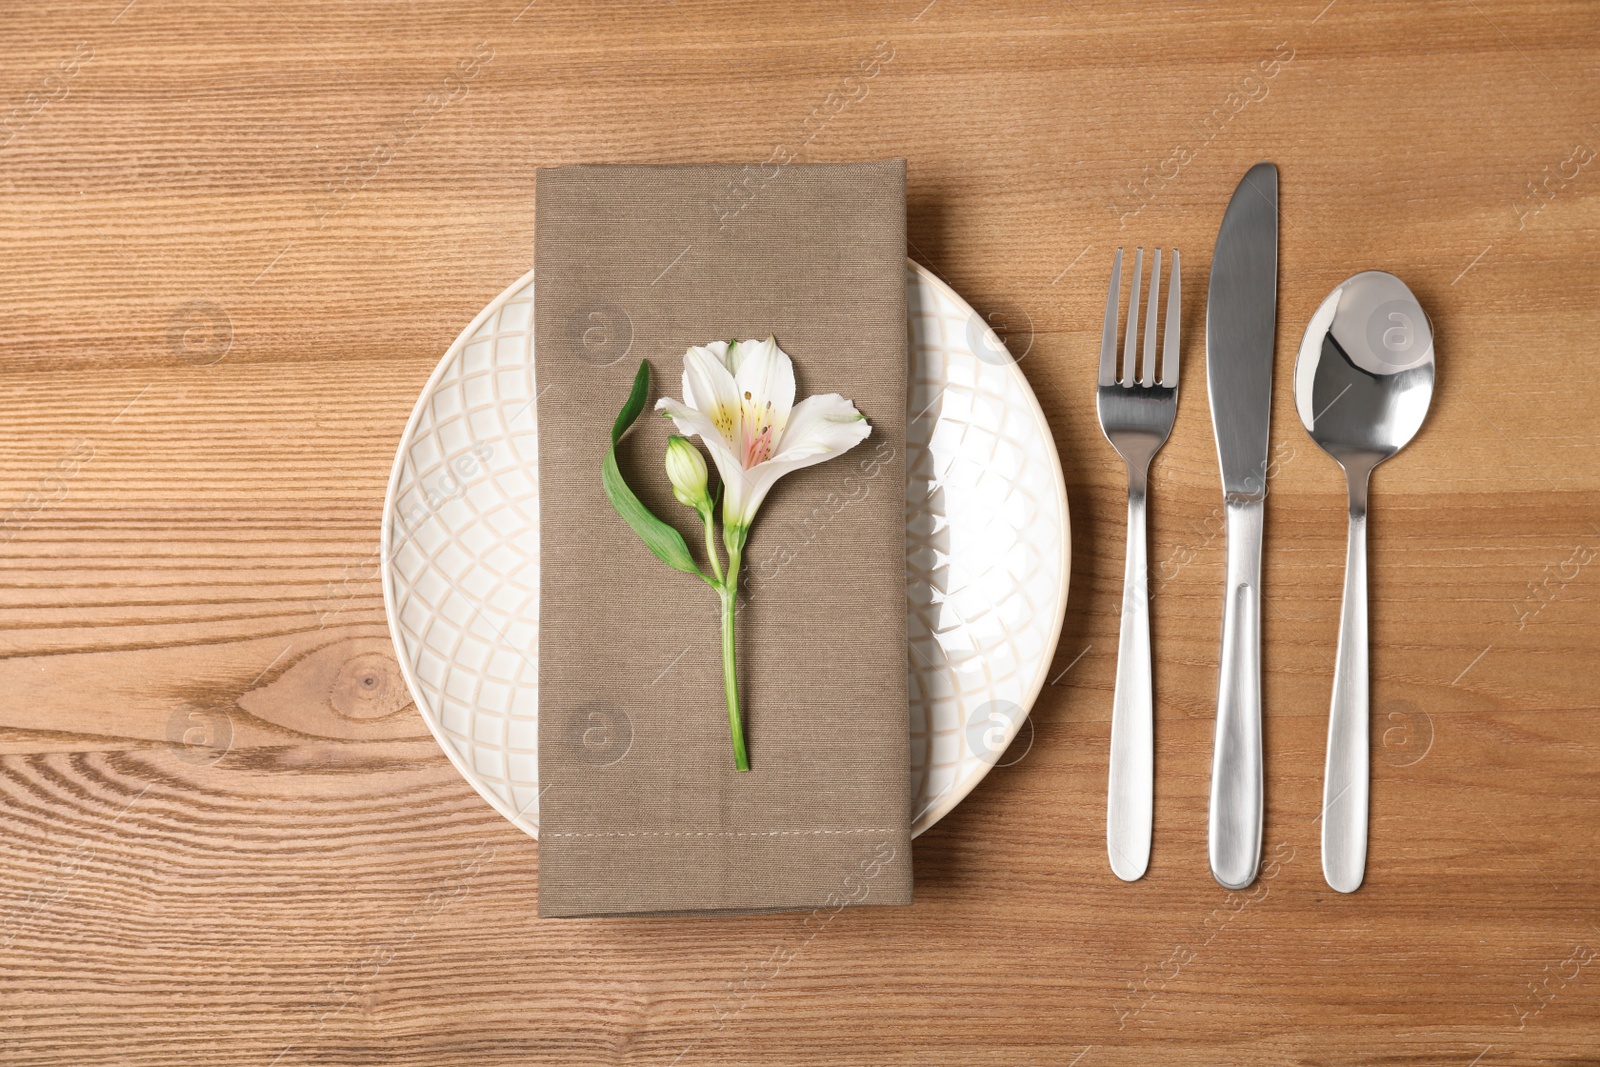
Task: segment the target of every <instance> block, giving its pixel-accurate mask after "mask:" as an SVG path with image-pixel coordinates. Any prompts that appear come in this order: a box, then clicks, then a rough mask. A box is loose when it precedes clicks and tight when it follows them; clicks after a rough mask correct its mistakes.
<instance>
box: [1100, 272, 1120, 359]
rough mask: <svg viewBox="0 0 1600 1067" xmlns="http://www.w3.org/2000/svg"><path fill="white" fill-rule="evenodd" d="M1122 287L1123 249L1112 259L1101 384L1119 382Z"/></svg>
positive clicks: (1101, 332)
mask: <svg viewBox="0 0 1600 1067" xmlns="http://www.w3.org/2000/svg"><path fill="white" fill-rule="evenodd" d="M1121 287H1122V249H1120V248H1119V249H1117V254H1116V256H1115V257H1114V258H1113V259H1112V260H1111V289H1110V292H1109V293H1108V294H1107V295H1106V324H1105V326H1104V327H1103V328H1102V329H1101V331H1100V384H1101V385H1115V384H1116V382H1117V297H1118V296H1119V295H1121V294H1120V290H1121Z"/></svg>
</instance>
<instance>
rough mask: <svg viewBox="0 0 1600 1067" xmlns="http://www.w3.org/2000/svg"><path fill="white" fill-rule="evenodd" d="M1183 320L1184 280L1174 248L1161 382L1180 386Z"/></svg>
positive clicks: (1163, 340)
mask: <svg viewBox="0 0 1600 1067" xmlns="http://www.w3.org/2000/svg"><path fill="white" fill-rule="evenodd" d="M1182 321H1183V281H1182V279H1181V277H1180V276H1179V274H1178V250H1177V249H1176V248H1174V249H1173V250H1172V279H1171V281H1169V282H1168V284H1167V335H1166V336H1165V337H1164V338H1162V339H1161V384H1162V385H1164V386H1166V387H1167V388H1168V389H1176V388H1177V387H1178V324H1179V323H1180V322H1182Z"/></svg>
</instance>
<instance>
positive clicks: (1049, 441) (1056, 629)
mask: <svg viewBox="0 0 1600 1067" xmlns="http://www.w3.org/2000/svg"><path fill="white" fill-rule="evenodd" d="M906 262H907V263H909V264H910V265H911V267H912V268H913V269H914V270H915V271H916V272H917V275H918V276H919V277H920V278H921V279H922V280H923V281H925V282H928V283H930V284H931V285H933V287H934V288H936V289H938V290H940V291H941V292H943V293H944V295H945V296H947V297H949V298H950V299H951V300H953V301H954V302H955V303H956V305H957V306H958V307H963V308H965V309H966V310H967V313H968V314H970V315H974V316H977V318H978V321H980V322H983V321H985V320H984V318H983V316H982V315H979V314H978V311H977V309H976V308H974V307H973V306H972V305H971V304H969V303H968V302H967V300H966V298H965V297H963V296H962V295H961V294H960V293H958V292H956V291H955V289H954V287H952V286H951V285H950V284H949V283H948V282H946V281H945V280H944V279H943V278H941V277H939V276H938V275H937V274H935V273H933V271H931V270H929V269H928V268H927V267H924V266H923V265H922V264H921V263H918V262H917V261H916V260H914V259H912V258H911V257H909V256H907V257H906ZM1002 343H1003V342H1002ZM1006 354H1007V355H1008V356H1009V355H1011V352H1010V350H1009V349H1007V350H1006ZM1021 363H1022V360H1020V359H1018V358H1017V357H1015V356H1012V357H1011V359H1010V360H1008V361H1007V362H1006V364H1005V367H1006V369H1007V370H1008V371H1009V372H1010V373H1011V374H1012V376H1013V377H1015V378H1016V379H1017V381H1018V382H1019V383H1020V384H1021V385H1022V387H1023V388H1022V393H1023V395H1025V396H1026V397H1027V398H1028V410H1029V411H1030V413H1031V414H1032V415H1033V421H1034V424H1035V426H1036V427H1037V428H1038V430H1039V432H1040V435H1041V436H1042V437H1043V438H1044V442H1045V445H1046V451H1048V452H1049V454H1050V469H1051V471H1052V472H1053V473H1054V474H1055V476H1056V488H1057V490H1058V492H1057V503H1058V507H1057V509H1056V510H1057V517H1058V518H1059V520H1060V523H1061V579H1060V582H1059V583H1058V584H1057V587H1056V596H1057V600H1058V602H1059V603H1060V605H1061V607H1060V610H1059V611H1057V612H1056V613H1055V622H1054V624H1053V625H1052V626H1051V629H1050V640H1049V651H1048V652H1047V653H1046V654H1045V655H1044V656H1042V657H1040V660H1039V672H1038V674H1037V675H1036V676H1035V677H1034V679H1033V680H1032V681H1031V682H1030V683H1029V685H1028V687H1027V690H1026V694H1025V696H1024V697H1023V699H1022V701H1021V702H1020V704H1021V707H1022V709H1023V711H1022V714H1021V715H1018V716H1017V721H1016V722H1014V723H1012V725H1011V729H1010V730H1009V731H1007V733H1006V743H1005V745H1004V747H1002V748H1000V749H999V751H1000V752H1001V753H1004V752H1006V751H1008V750H1009V749H1010V747H1011V743H1012V742H1013V741H1015V740H1016V739H1017V734H1018V733H1020V732H1021V731H1022V724H1023V722H1024V721H1030V720H1031V719H1032V717H1033V707H1034V705H1035V704H1036V703H1038V700H1039V694H1040V693H1041V692H1043V691H1044V683H1045V679H1046V678H1047V677H1049V675H1050V667H1051V664H1053V663H1054V662H1055V658H1056V649H1057V648H1058V647H1059V646H1060V644H1061V630H1062V627H1063V626H1064V625H1065V623H1066V618H1067V594H1068V587H1069V585H1070V584H1071V579H1072V525H1071V522H1070V521H1069V518H1070V515H1069V511H1068V505H1067V478H1066V473H1065V472H1064V470H1063V469H1062V466H1061V451H1060V449H1058V448H1057V447H1056V435H1055V434H1054V433H1053V432H1051V430H1050V421H1049V420H1048V419H1047V418H1045V414H1044V408H1043V407H1042V406H1041V405H1040V404H1039V395H1038V394H1037V393H1036V392H1034V390H1033V385H1032V383H1030V382H1029V381H1028V376H1027V375H1025V374H1023V373H1022V366H1021ZM980 763H981V764H982V767H981V769H980V770H979V771H978V772H977V773H976V774H974V775H972V777H970V778H968V779H967V780H966V782H965V783H964V784H963V783H957V787H956V788H954V789H951V790H950V792H949V793H948V794H947V795H946V796H945V797H944V799H943V800H942V801H941V802H940V803H939V804H937V805H935V806H933V807H930V808H928V809H927V810H926V811H924V812H923V814H922V815H921V816H920V817H918V818H917V819H916V820H915V821H914V822H913V823H912V824H911V836H912V837H913V838H915V837H920V836H921V835H922V834H923V833H924V832H925V831H927V830H930V829H932V828H933V825H934V824H935V823H937V822H938V821H939V820H940V819H942V818H944V817H945V816H946V815H948V814H950V812H952V811H954V810H955V808H956V806H957V805H958V804H960V803H961V802H962V801H963V800H965V799H966V798H967V797H968V796H969V795H970V794H971V793H972V791H973V790H974V789H976V788H978V784H979V783H980V782H982V781H983V780H984V779H985V778H987V777H989V772H990V771H992V770H994V769H995V767H996V766H998V761H997V762H996V763H990V762H988V761H987V760H982V761H980ZM1010 765H1011V764H1007V766H1010Z"/></svg>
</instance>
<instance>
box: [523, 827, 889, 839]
mask: <svg viewBox="0 0 1600 1067" xmlns="http://www.w3.org/2000/svg"><path fill="white" fill-rule="evenodd" d="M898 832H899V831H898V830H883V829H874V828H871V827H868V828H867V829H864V830H611V831H594V832H586V831H580V830H567V831H552V832H550V833H547V834H545V835H543V836H545V837H787V836H799V835H805V834H893V833H898Z"/></svg>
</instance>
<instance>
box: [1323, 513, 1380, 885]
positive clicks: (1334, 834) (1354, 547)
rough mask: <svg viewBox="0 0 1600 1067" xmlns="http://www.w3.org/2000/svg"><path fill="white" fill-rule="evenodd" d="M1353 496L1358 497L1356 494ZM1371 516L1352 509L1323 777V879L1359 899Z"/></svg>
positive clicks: (1363, 865) (1366, 778)
mask: <svg viewBox="0 0 1600 1067" xmlns="http://www.w3.org/2000/svg"><path fill="white" fill-rule="evenodd" d="M1352 495H1353V494H1352ZM1367 653H1368V648H1367V511H1366V505H1365V501H1363V502H1362V505H1361V507H1360V510H1359V511H1358V510H1357V509H1356V507H1355V505H1354V504H1352V506H1351V509H1350V542H1349V545H1348V547H1347V548H1346V549H1345V558H1344V607H1343V608H1342V609H1341V610H1340V612H1339V658H1338V659H1337V660H1336V661H1335V662H1334V667H1333V706H1332V707H1331V709H1330V711H1329V715H1328V763H1327V767H1326V769H1325V770H1324V772H1323V776H1322V876H1323V878H1325V879H1327V882H1328V885H1329V886H1331V887H1332V888H1334V889H1336V890H1338V891H1339V892H1341V893H1354V892H1355V891H1356V890H1357V889H1358V888H1360V886H1361V880H1362V878H1364V877H1365V876H1366V872H1367V796H1368V792H1369V790H1370V786H1371V782H1370V774H1371V768H1370V767H1369V766H1368V758H1369V757H1368V739H1367V732H1368V729H1369V726H1368V718H1369V716H1368V695H1369V694H1368V685H1369V684H1370V682H1369V678H1368V673H1367Z"/></svg>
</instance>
